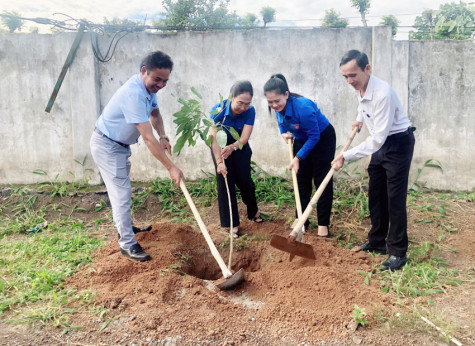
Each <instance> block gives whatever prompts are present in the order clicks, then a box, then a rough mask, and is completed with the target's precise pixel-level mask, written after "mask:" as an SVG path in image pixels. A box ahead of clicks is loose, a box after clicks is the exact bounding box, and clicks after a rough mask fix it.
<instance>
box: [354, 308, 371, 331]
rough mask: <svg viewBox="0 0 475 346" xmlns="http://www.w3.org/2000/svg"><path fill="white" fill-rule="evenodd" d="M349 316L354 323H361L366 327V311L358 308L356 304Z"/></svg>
mask: <svg viewBox="0 0 475 346" xmlns="http://www.w3.org/2000/svg"><path fill="white" fill-rule="evenodd" d="M351 317H352V318H353V320H354V321H355V323H356V325H361V326H362V327H366V326H367V325H368V321H366V319H365V317H366V312H365V309H363V308H360V307H359V306H358V305H356V304H355V309H354V310H353V313H352V314H351Z"/></svg>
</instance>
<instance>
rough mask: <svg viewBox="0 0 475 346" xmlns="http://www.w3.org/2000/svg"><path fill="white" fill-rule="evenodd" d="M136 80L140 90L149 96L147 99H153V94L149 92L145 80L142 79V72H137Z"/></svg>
mask: <svg viewBox="0 0 475 346" xmlns="http://www.w3.org/2000/svg"><path fill="white" fill-rule="evenodd" d="M136 82H137V85H138V86H139V88H140V90H141V91H142V93H143V94H144V95H145V96H146V97H147V100H148V101H150V100H151V99H152V94H151V93H149V92H148V90H147V88H146V87H145V85H144V84H143V80H142V77H141V76H140V72H139V73H137V79H136Z"/></svg>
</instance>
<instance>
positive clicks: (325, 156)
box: [294, 124, 336, 226]
mask: <svg viewBox="0 0 475 346" xmlns="http://www.w3.org/2000/svg"><path fill="white" fill-rule="evenodd" d="M304 144H305V142H301V141H298V140H295V142H294V155H296V154H297V153H298V151H299V150H300V148H302V146H303V145H304ZM335 147H336V135H335V129H334V128H333V126H332V125H331V124H330V125H328V127H327V128H326V129H325V130H323V132H322V133H321V134H320V140H319V141H318V143H317V144H316V145H315V147H314V148H313V149H312V151H311V152H310V153H309V155H308V156H307V157H306V158H305V159H304V160H300V164H299V171H298V173H297V182H298V187H299V194H300V204H301V206H302V212H303V211H305V209H306V208H307V205H308V203H310V200H311V198H312V192H313V191H314V190H315V191H316V190H317V189H318V187H319V186H320V184H321V183H322V181H323V179H325V176H326V175H327V173H328V172H329V171H330V168H331V162H332V160H333V158H334V156H335ZM312 180H313V183H314V184H315V189H313V188H312ZM332 202H333V179H331V180H330V181H329V182H328V185H327V187H326V188H325V190H323V193H322V195H321V196H320V198H319V200H318V202H317V218H318V225H319V226H329V225H330V215H331V210H332ZM308 224H309V222H308V220H307V221H306V222H305V225H306V226H308Z"/></svg>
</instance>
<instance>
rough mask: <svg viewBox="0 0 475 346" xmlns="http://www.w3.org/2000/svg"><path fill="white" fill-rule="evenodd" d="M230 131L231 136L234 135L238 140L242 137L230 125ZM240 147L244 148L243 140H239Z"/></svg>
mask: <svg viewBox="0 0 475 346" xmlns="http://www.w3.org/2000/svg"><path fill="white" fill-rule="evenodd" d="M229 133H231V136H233V138H234V139H235V140H237V141H239V139H240V138H241V137H240V136H239V133H238V132H237V131H236V130H235V129H234V128H233V127H230V128H229ZM239 149H242V144H241V142H239Z"/></svg>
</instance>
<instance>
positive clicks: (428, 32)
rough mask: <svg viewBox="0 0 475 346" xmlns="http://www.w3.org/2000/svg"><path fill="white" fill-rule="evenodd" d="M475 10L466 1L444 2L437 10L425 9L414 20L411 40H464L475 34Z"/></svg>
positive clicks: (410, 34) (410, 35)
mask: <svg viewBox="0 0 475 346" xmlns="http://www.w3.org/2000/svg"><path fill="white" fill-rule="evenodd" d="M474 22H475V10H474V9H473V8H471V7H468V6H467V4H466V3H464V2H460V3H458V4H457V3H454V2H452V3H446V4H442V5H440V7H439V10H437V11H433V10H426V11H424V12H422V15H421V16H417V17H416V19H415V21H414V27H415V28H416V29H417V30H416V31H410V33H409V39H411V40H446V39H452V40H465V39H470V38H471V37H473V35H474V34H475V28H474Z"/></svg>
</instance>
